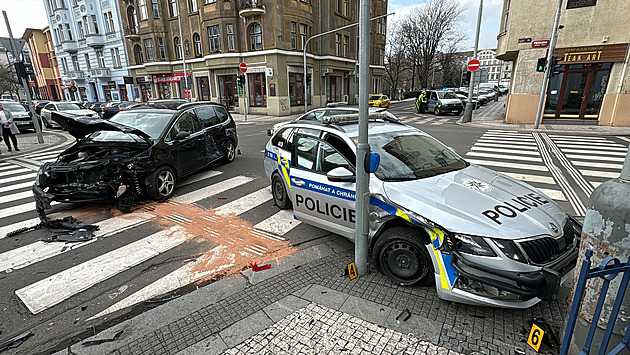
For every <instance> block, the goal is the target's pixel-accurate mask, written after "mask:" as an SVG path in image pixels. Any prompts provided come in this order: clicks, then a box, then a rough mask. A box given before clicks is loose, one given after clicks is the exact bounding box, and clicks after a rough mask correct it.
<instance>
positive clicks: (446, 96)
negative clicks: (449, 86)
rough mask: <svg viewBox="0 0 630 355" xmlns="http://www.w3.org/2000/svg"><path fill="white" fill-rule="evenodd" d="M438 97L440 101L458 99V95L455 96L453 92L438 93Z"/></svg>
mask: <svg viewBox="0 0 630 355" xmlns="http://www.w3.org/2000/svg"><path fill="white" fill-rule="evenodd" d="M437 94H438V97H439V98H440V99H456V98H457V95H455V93H454V92H452V91H438V92H437Z"/></svg>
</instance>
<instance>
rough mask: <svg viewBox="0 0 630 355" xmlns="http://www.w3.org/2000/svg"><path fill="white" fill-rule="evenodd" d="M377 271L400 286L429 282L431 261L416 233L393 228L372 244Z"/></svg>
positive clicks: (430, 278)
mask: <svg viewBox="0 0 630 355" xmlns="http://www.w3.org/2000/svg"><path fill="white" fill-rule="evenodd" d="M374 252H375V259H376V260H375V261H376V264H377V265H378V267H379V269H380V271H381V272H382V273H383V274H385V276H387V277H389V278H390V279H391V280H392V281H394V282H396V283H397V284H399V285H401V286H412V285H422V286H427V285H430V284H431V283H432V282H433V263H432V261H431V257H430V256H429V252H428V251H427V248H426V247H425V246H424V244H423V243H422V241H421V236H420V235H419V233H418V232H416V231H415V230H413V229H411V228H402V227H396V228H391V229H388V230H386V231H384V232H383V234H381V236H380V237H379V238H378V240H377V241H376V244H375V245H374Z"/></svg>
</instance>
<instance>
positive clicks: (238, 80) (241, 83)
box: [236, 74, 245, 87]
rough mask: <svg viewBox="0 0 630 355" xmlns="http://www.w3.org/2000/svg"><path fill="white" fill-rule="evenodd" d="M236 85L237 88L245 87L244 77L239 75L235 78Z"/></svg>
mask: <svg viewBox="0 0 630 355" xmlns="http://www.w3.org/2000/svg"><path fill="white" fill-rule="evenodd" d="M236 83H237V84H238V86H240V87H243V86H245V75H243V74H241V75H239V76H237V77H236Z"/></svg>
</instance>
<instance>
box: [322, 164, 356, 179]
mask: <svg viewBox="0 0 630 355" xmlns="http://www.w3.org/2000/svg"><path fill="white" fill-rule="evenodd" d="M326 177H327V178H328V180H329V181H332V182H355V180H356V178H355V177H354V174H353V173H352V171H350V170H348V169H347V168H344V167H343V166H340V167H338V168H334V169H332V170H331V171H329V172H328V174H326Z"/></svg>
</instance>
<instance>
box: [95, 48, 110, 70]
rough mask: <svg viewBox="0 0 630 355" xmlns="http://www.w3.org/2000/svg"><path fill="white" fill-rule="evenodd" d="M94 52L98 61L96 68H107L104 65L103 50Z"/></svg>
mask: <svg viewBox="0 0 630 355" xmlns="http://www.w3.org/2000/svg"><path fill="white" fill-rule="evenodd" d="M95 52H96V60H97V61H98V67H99V68H106V67H107V66H106V65H105V54H104V53H103V50H102V49H97V50H95Z"/></svg>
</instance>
